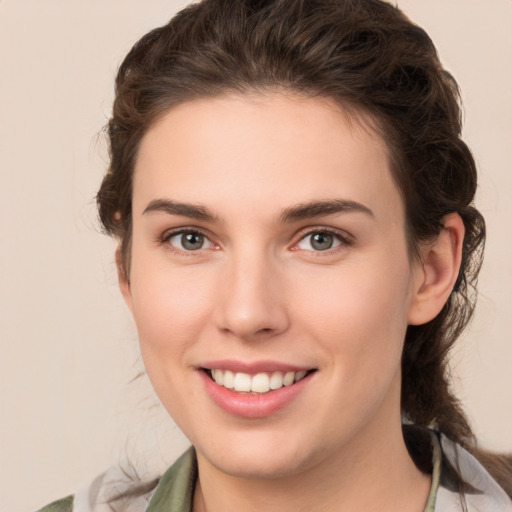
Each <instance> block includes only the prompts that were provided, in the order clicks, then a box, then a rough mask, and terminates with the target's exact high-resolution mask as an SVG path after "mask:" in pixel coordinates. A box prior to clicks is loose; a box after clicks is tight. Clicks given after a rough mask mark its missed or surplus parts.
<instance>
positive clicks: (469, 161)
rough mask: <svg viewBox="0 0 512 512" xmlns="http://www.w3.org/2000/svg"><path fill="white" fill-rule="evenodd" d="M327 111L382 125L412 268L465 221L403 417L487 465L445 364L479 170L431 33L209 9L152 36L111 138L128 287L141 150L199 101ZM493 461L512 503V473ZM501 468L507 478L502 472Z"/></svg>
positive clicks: (385, 15) (212, 5)
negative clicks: (450, 287) (268, 94)
mask: <svg viewBox="0 0 512 512" xmlns="http://www.w3.org/2000/svg"><path fill="white" fill-rule="evenodd" d="M276 87H278V88H285V89H288V90H293V91H298V92H301V93H303V94H305V95H308V96H311V97H327V98H330V99H332V100H334V101H336V102H338V103H339V104H340V105H341V106H342V107H345V108H347V109H348V110H349V112H355V113H356V115H357V112H364V113H365V114H369V115H370V117H371V119H373V120H374V121H375V122H376V125H377V127H378V128H377V129H378V131H379V133H380V134H381V136H382V137H383V138H384V140H385V141H386V142H387V144H388V147H389V148H390V154H391V168H392V172H393V176H394V179H395V181H396V183H397V186H398V187H399V189H400V191H401V194H402V197H403V200H404V204H405V210H406V222H407V236H408V241H409V246H410V250H411V254H415V249H416V248H417V247H418V245H419V243H420V242H423V241H425V240H431V239H433V238H435V237H436V235H437V234H438V233H439V231H440V229H441V227H442V222H443V217H444V216H445V215H447V214H449V213H452V212H457V213H458V214H459V215H460V216H461V218H462V220H463V222H464V226H465V229H466V233H465V238H464V244H463V260H462V266H461V269H460V274H459V277H458V279H457V283H456V286H455V289H454V291H453V293H452V294H451V296H450V298H449V300H448V301H447V303H446V304H445V306H444V308H443V309H442V311H441V313H440V314H439V315H438V316H437V317H436V318H435V319H434V320H432V321H431V322H428V323H427V324H425V325H420V326H410V327H409V329H408V331H407V335H406V339H405V345H404V351H403V362H402V370H403V378H402V411H403V413H404V415H406V416H407V417H408V419H410V420H411V421H412V422H414V423H417V424H420V425H424V426H433V427H435V428H437V429H438V430H440V431H441V432H443V433H445V434H446V435H447V436H448V437H450V438H451V439H453V440H454V441H456V442H458V443H460V444H461V445H463V446H465V447H466V448H468V449H469V450H470V451H472V452H473V453H475V454H476V455H479V453H480V452H479V451H478V449H477V448H476V442H475V439H474V437H473V434H472V431H471V428H470V426H469V423H468V421H467V419H466V416H465V415H464V413H463V411H462V409H461V407H460V405H459V402H458V400H457V399H456V397H455V396H454V395H453V392H452V390H451V388H450V377H449V369H448V364H447V355H448V352H449V351H450V349H451V347H452V346H453V344H454V342H455V340H456V339H457V337H458V336H459V335H460V333H461V331H462V330H463V329H464V328H465V326H466V325H467V324H468V322H469V320H470V318H471V316H472V313H473V309H474V303H475V298H476V294H475V291H474V285H475V283H476V279H477V275H478V271H479V269H480V265H481V259H482V250H483V245H484V239H485V225H484V221H483V218H482V216H481V215H480V213H479V212H478V211H477V210H476V209H475V208H474V206H473V204H472V202H473V199H474V195H475V190H476V185H477V179H476V167H475V162H474V159H473V157H472V155H471V152H470V150H469V149H468V147H467V146H466V144H465V143H464V142H463V141H462V140H461V138H460V135H461V108H460V98H459V91H458V86H457V84H456V82H455V80H454V79H453V78H452V77H451V75H450V74H449V73H447V72H446V71H445V70H444V69H443V67H442V65H441V63H440V61H439V58H438V55H437V52H436V49H435V47H434V45H433V43H432V41H431V40H430V38H429V37H428V35H427V34H426V33H425V31H424V30H422V29H421V28H420V27H418V26H416V25H415V24H413V23H412V22H411V21H410V20H409V19H408V18H407V17H406V16H405V15H404V14H403V13H402V12H401V11H400V10H399V9H398V8H396V7H394V6H392V5H390V4H388V3H386V2H384V1H381V0H204V1H203V2H200V3H197V4H193V5H190V6H189V7H187V8H186V9H184V10H183V11H181V12H180V13H178V14H177V15H176V16H175V17H174V18H173V19H172V20H171V21H170V22H169V23H168V24H167V25H164V26H163V27H160V28H157V29H155V30H153V31H151V32H150V33H148V34H147V35H145V36H144V37H143V38H142V39H141V40H140V41H139V42H137V43H136V44H135V46H134V47H133V48H132V50H131V51H130V53H129V54H128V55H127V57H126V58H125V60H124V62H123V63H122V65H121V67H120V69H119V73H118V75H117V79H116V99H115V103H114V108H113V114H112V118H111V120H110V122H109V125H108V134H109V139H110V152H111V162H110V168H109V170H108V172H107V174H106V176H105V178H104V180H103V183H102V185H101V188H100V190H99V193H98V207H99V214H100V218H101V221H102V223H103V225H104V227H105V230H106V231H107V232H108V233H109V234H111V235H114V236H116V237H118V238H119V240H120V242H121V248H122V255H123V262H124V271H125V272H126V273H127V274H128V273H129V255H130V241H131V195H132V174H133V168H134V162H135V159H136V157H137V150H138V146H139V144H140V141H141V138H142V137H143V136H144V134H145V133H146V131H147V129H148V127H149V126H151V124H152V123H154V122H155V120H156V119H157V118H158V117H159V116H161V115H163V114H164V113H165V112H166V111H167V110H168V109H169V108H171V107H172V106H173V105H176V104H178V103H180V102H184V101H189V100H192V99H194V98H199V97H208V96H215V95H219V94H223V93H226V92H236V93H244V92H248V91H254V90H256V91H265V90H268V89H273V88H276ZM480 455H481V459H482V461H483V462H484V463H485V464H486V466H487V467H488V468H489V469H490V470H491V472H492V473H494V475H495V477H496V478H497V479H498V480H499V481H500V483H501V484H502V485H504V486H507V485H508V487H509V488H508V489H507V490H508V492H509V493H511V492H512V488H511V487H512V485H511V483H510V479H511V477H510V473H507V471H510V468H505V469H504V470H503V471H501V472H500V471H499V470H498V466H499V465H498V464H495V463H494V462H493V460H494V459H492V458H490V457H485V456H483V454H482V453H480ZM500 467H503V464H502V465H501V466H500Z"/></svg>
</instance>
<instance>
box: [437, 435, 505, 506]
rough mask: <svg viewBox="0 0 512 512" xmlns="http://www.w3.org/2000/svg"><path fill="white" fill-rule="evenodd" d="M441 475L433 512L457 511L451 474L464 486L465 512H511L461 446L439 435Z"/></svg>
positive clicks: (495, 486)
mask: <svg viewBox="0 0 512 512" xmlns="http://www.w3.org/2000/svg"><path fill="white" fill-rule="evenodd" d="M439 440H440V448H441V452H442V460H441V475H440V482H439V489H438V491H437V498H436V507H435V511H436V512H448V511H449V512H451V511H454V512H455V511H459V510H462V509H461V498H460V493H459V485H458V484H457V483H456V481H455V479H454V478H452V475H453V474H454V471H457V473H458V474H459V475H460V477H461V479H462V481H463V482H464V486H463V487H464V489H463V492H464V498H465V501H466V506H467V510H468V512H476V511H479V512H512V501H511V500H510V498H509V497H508V495H507V494H506V493H505V491H504V490H503V489H502V488H501V487H500V486H499V485H498V483H497V482H496V481H495V480H494V479H493V478H492V476H491V475H490V474H489V473H488V471H487V470H486V469H485V468H484V467H483V466H482V464H480V462H479V461H478V460H477V459H476V458H475V457H473V455H471V454H470V453H469V452H468V451H466V450H465V449H464V448H462V447H461V446H459V445H457V444H455V443H454V442H452V441H450V440H449V439H448V438H446V437H445V436H443V435H440V439H439Z"/></svg>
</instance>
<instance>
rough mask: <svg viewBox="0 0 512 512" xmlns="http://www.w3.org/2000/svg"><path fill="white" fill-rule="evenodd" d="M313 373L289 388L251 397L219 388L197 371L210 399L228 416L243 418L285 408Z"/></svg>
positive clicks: (303, 387)
mask: <svg viewBox="0 0 512 512" xmlns="http://www.w3.org/2000/svg"><path fill="white" fill-rule="evenodd" d="M314 373H315V372H312V373H310V374H309V375H307V376H306V377H304V378H303V379H301V380H300V381H298V382H296V383H294V384H292V385H291V386H283V387H282V388H279V389H275V390H273V391H269V392H268V393H261V394H254V395H252V394H247V393H237V392H235V391H231V390H229V389H226V388H225V387H223V386H219V385H218V384H217V383H216V382H215V381H213V380H212V379H211V378H210V377H209V376H208V375H206V373H205V372H204V371H202V370H201V371H199V374H200V376H201V378H202V379H203V382H204V385H205V387H206V391H207V392H208V394H209V395H210V397H211V399H212V400H213V401H214V402H215V403H216V404H217V405H218V406H219V407H220V408H221V409H223V410H224V411H226V412H228V413H229V414H232V415H233V416H240V417H243V418H264V417H265V416H270V415H272V414H274V413H275V412H277V411H279V410H281V409H283V408H285V407H286V406H287V405H288V404H290V403H291V402H292V401H293V400H295V399H296V398H297V397H298V396H299V395H300V393H302V391H304V389H305V387H306V386H307V385H308V383H309V381H310V380H311V377H312V375H313V374H314Z"/></svg>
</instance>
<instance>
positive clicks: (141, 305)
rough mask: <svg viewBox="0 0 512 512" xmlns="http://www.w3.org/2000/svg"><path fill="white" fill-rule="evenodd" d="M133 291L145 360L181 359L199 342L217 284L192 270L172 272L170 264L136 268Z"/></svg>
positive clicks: (133, 271) (135, 314) (134, 309)
mask: <svg viewBox="0 0 512 512" xmlns="http://www.w3.org/2000/svg"><path fill="white" fill-rule="evenodd" d="M131 288H132V304H133V316H134V319H135V323H136V325H137V330H138V333H139V340H140V345H141V352H142V355H143V357H144V359H145V360H146V359H148V357H149V356H151V357H155V358H159V357H163V356H165V357H167V358H169V357H171V358H172V359H175V358H178V357H179V355H180V354H182V353H183V351H184V350H185V348H186V347H187V345H188V344H189V343H191V341H193V340H194V339H197V337H198V333H199V332H200V330H201V329H203V328H204V325H205V319H206V318H207V317H208V316H209V315H210V310H211V305H212V304H213V303H214V299H213V297H212V295H213V294H214V293H213V290H214V283H212V282H211V279H210V280H208V279H205V276H203V275H201V274H200V273H198V272H197V270H195V269H194V268H193V266H191V267H190V268H188V269H183V268H181V269H180V270H179V272H173V271H172V268H170V267H169V265H168V264H167V265H163V266H162V265H159V264H158V263H154V262H153V264H152V265H140V266H137V265H136V264H135V265H134V266H133V267H132V281H131Z"/></svg>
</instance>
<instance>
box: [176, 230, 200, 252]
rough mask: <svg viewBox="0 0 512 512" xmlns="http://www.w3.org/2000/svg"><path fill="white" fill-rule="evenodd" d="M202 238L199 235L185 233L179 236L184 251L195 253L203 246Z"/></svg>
mask: <svg viewBox="0 0 512 512" xmlns="http://www.w3.org/2000/svg"><path fill="white" fill-rule="evenodd" d="M203 238H204V237H203V235H200V234H199V233H187V234H184V235H182V236H181V244H182V245H183V247H184V248H185V249H189V250H191V251H197V250H198V249H201V247H202V246H203V241H204V240H203Z"/></svg>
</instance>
